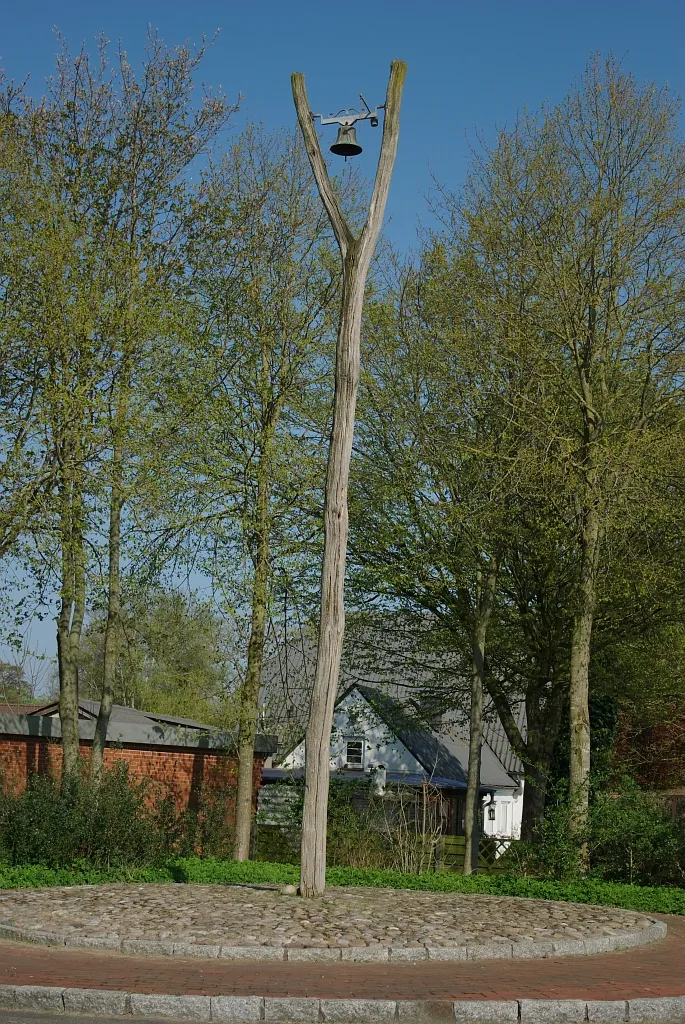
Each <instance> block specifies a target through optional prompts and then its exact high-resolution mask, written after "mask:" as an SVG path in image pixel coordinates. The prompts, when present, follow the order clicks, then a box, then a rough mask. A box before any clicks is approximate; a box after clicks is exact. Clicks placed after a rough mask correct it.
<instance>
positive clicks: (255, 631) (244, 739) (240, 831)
mask: <svg viewBox="0 0 685 1024" xmlns="http://www.w3.org/2000/svg"><path fill="white" fill-rule="evenodd" d="M258 473H259V481H258V484H257V524H256V549H255V572H254V581H253V585H252V621H251V625H250V642H249V645H248V649H247V669H246V672H245V681H244V683H243V685H242V687H241V691H240V722H239V725H238V790H237V793H236V807H235V837H234V845H233V857H234V858H235V860H248V859H249V856H250V833H251V829H252V795H253V784H252V783H253V772H254V740H255V733H256V721H257V713H258V710H259V689H260V686H261V680H262V665H263V662H264V638H265V635H266V605H267V585H268V574H269V483H268V479H267V468H266V466H265V465H264V463H263V460H260V466H259V468H258Z"/></svg>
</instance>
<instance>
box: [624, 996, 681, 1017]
mask: <svg viewBox="0 0 685 1024" xmlns="http://www.w3.org/2000/svg"><path fill="white" fill-rule="evenodd" d="M628 1020H630V1021H656V1020H668V1021H685V996H664V997H662V998H661V999H629V1000H628Z"/></svg>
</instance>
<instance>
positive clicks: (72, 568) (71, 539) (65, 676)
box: [57, 466, 86, 786]
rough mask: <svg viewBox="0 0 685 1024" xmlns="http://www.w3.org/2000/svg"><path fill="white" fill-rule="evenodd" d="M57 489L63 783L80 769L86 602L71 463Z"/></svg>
mask: <svg viewBox="0 0 685 1024" xmlns="http://www.w3.org/2000/svg"><path fill="white" fill-rule="evenodd" d="M60 490H61V494H60V539H61V545H62V565H61V577H62V578H61V583H60V609H59V614H58V618H57V664H58V671H59V718H60V728H61V732H62V785H63V786H64V785H65V784H66V783H67V782H68V779H69V778H71V777H72V776H73V775H74V774H75V773H76V772H77V771H78V768H79V752H80V751H79V734H78V722H79V717H78V673H79V666H78V656H79V650H80V646H81V630H82V628H83V618H84V615H85V602H86V564H85V549H84V540H83V523H82V496H81V489H80V480H79V479H78V474H77V472H75V471H74V469H73V466H70V467H69V468H68V470H67V471H66V472H65V477H64V478H63V480H62V484H61V488H60Z"/></svg>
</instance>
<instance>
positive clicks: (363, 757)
mask: <svg viewBox="0 0 685 1024" xmlns="http://www.w3.org/2000/svg"><path fill="white" fill-rule="evenodd" d="M350 743H359V745H360V746H361V762H360V763H359V764H353V763H352V762H351V761H350V759H349V757H348V756H347V752H348V748H349V745H350ZM344 762H345V764H346V766H347V767H348V768H352V769H356V770H361V771H364V769H365V768H366V741H365V740H364V737H363V736H346V737H345V757H344Z"/></svg>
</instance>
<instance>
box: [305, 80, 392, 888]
mask: <svg viewBox="0 0 685 1024" xmlns="http://www.w3.org/2000/svg"><path fill="white" fill-rule="evenodd" d="M406 71H407V65H406V64H405V63H404V62H403V61H399V60H394V61H393V62H392V64H391V67H390V79H389V82H388V92H387V96H386V100H385V116H384V118H383V141H382V144H381V152H380V156H379V159H378V168H377V170H376V181H375V183H374V188H373V194H372V196H371V203H370V206H369V212H368V215H367V218H366V223H365V224H364V227H363V229H362V232H361V234H360V235H359V237H358V238H356V237H355V236H354V234H353V233H352V231H351V230H350V227H349V225H348V223H347V221H346V220H345V217H344V215H343V213H342V210H341V209H340V205H339V203H338V200H337V198H336V196H335V193H334V191H333V188H332V186H331V182H330V179H329V177H328V172H327V170H326V163H325V161H324V158H323V155H322V153H321V147H320V146H319V139H318V137H317V134H316V131H315V128H314V122H313V119H312V113H311V110H310V109H309V101H308V99H307V90H306V87H305V81H304V75H301V74H294V75H293V76H292V87H293V99H294V101H295V109H296V110H297V118H298V121H299V122H300V128H301V129H302V135H303V136H304V143H305V147H306V149H307V155H308V156H309V162H310V164H311V167H312V171H313V172H314V177H315V179H316V184H317V187H318V189H319V194H320V196H321V201H322V202H323V205H324V207H325V209H326V212H327V213H328V216H329V218H330V221H331V224H332V226H333V231H334V233H335V237H336V239H337V242H338V246H339V248H340V256H341V259H342V264H343V292H342V303H341V309H340V327H339V331H338V343H337V347H336V360H335V391H334V398H333V427H332V430H331V439H330V447H329V452H328V469H327V473H326V497H325V502H324V553H323V562H322V567H321V618H320V624H319V646H318V650H317V656H316V674H315V677H314V687H313V689H312V697H311V704H310V709H309V723H308V725H307V736H306V770H305V792H304V808H303V813H302V859H301V869H300V894H301V895H302V896H321V895H322V893H323V891H324V887H325V884H326V818H327V811H328V782H329V779H328V773H329V760H330V753H329V752H330V743H331V728H332V725H333V708H334V705H335V697H336V693H337V689H338V675H339V672H340V657H341V654H342V644H343V634H344V631H345V559H346V555H347V533H348V518H347V484H348V479H349V474H350V457H351V455H352V439H353V435H354V418H355V410H356V404H357V386H358V384H359V370H360V352H359V346H360V333H361V319H362V308H363V305H364V289H365V286H366V276H367V273H368V270H369V264H370V262H371V257H372V256H373V253H374V250H375V248H376V242H377V241H378V235H379V233H380V230H381V227H382V224H383V215H384V213H385V204H386V201H387V198H388V191H389V189H390V179H391V177H392V171H393V167H394V164H395V154H396V152H397V140H398V138H399V122H400V104H401V102H402V89H403V86H404V77H405V74H406Z"/></svg>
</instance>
